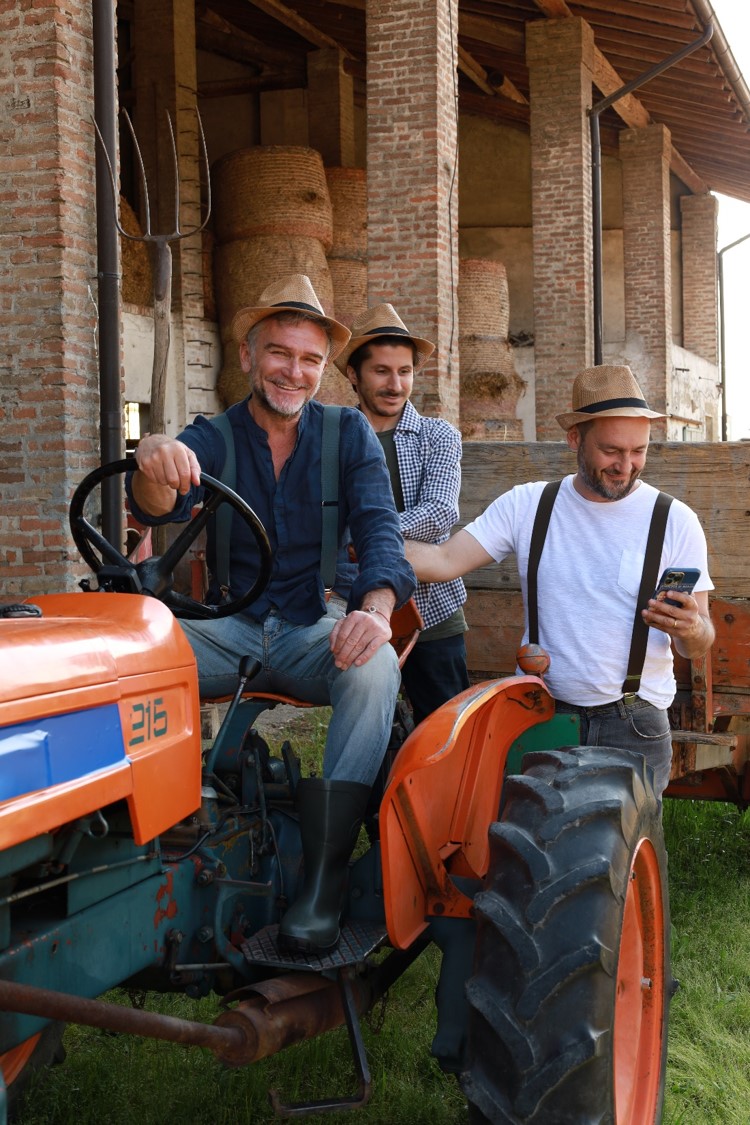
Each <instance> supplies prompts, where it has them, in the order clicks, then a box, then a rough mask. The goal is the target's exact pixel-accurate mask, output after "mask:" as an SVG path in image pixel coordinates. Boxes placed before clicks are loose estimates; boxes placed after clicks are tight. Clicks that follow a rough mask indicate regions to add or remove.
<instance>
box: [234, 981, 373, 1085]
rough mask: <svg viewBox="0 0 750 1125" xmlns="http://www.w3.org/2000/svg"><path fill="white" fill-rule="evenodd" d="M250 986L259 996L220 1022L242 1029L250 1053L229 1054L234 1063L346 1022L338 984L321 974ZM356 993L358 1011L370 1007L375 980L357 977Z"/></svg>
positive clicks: (353, 985) (270, 1052)
mask: <svg viewBox="0 0 750 1125" xmlns="http://www.w3.org/2000/svg"><path fill="white" fill-rule="evenodd" d="M251 988H252V990H253V991H254V992H255V993H256V995H254V996H253V997H252V998H251V999H249V1000H242V1001H240V1003H239V1004H238V1005H237V1006H236V1007H235V1008H232V1009H230V1010H229V1011H226V1012H222V1013H221V1015H220V1016H219V1017H218V1018H217V1020H216V1026H217V1027H223V1028H237V1029H241V1031H242V1034H243V1036H244V1039H245V1042H246V1044H247V1048H248V1050H249V1052H250V1057H249V1058H244V1059H241V1060H239V1062H233V1061H232V1060H230V1059H226V1058H225V1059H224V1062H226V1063H227V1065H229V1066H238V1065H241V1064H242V1063H243V1062H254V1061H255V1060H256V1059H263V1058H267V1057H268V1056H269V1055H275V1054H276V1053H277V1052H278V1051H281V1050H283V1048H284V1047H289V1046H291V1045H292V1044H293V1043H300V1042H302V1041H303V1040H304V1039H313V1038H314V1037H315V1036H316V1035H322V1033H323V1032H324V1031H331V1030H332V1029H333V1028H334V1027H341V1026H342V1025H343V1024H344V1023H345V1022H346V1013H345V1011H344V1006H343V1004H342V1001H341V992H340V990H339V986H338V983H337V982H336V981H335V980H330V979H328V978H327V977H322V976H320V975H319V974H318V973H302V972H300V973H293V974H290V975H288V976H281V977H274V978H272V979H271V980H266V981H261V982H260V983H259V984H257V985H252V986H251ZM351 992H352V995H353V1002H354V1006H355V1008H356V1011H357V1012H358V1013H359V1014H361V1013H362V1012H365V1011H367V1009H368V1008H369V1007H370V1006H371V1005H372V1003H373V1001H374V995H373V992H374V990H373V985H372V982H371V980H369V979H366V978H364V977H357V978H355V979H354V980H352V981H351Z"/></svg>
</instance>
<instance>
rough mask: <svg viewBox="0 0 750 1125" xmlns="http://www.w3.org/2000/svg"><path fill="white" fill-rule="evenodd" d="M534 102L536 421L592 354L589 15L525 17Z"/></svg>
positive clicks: (564, 401) (558, 406)
mask: <svg viewBox="0 0 750 1125" xmlns="http://www.w3.org/2000/svg"><path fill="white" fill-rule="evenodd" d="M526 61H527V63H528V66H529V78H530V99H529V100H530V104H531V195H532V221H533V246H534V363H535V368H536V380H535V381H536V428H537V438H538V439H539V440H540V441H544V440H546V441H550V440H552V441H558V440H559V439H560V438H561V436H562V431H561V430H560V427H559V426H558V424H557V422H555V414H559V413H560V411H561V410H564V409H565V408H566V406H567V405H568V404H569V403H570V392H571V386H572V383H573V379H574V378H575V376H576V375H577V374H578V372H579V371H581V370H583V368H585V367H588V366H590V365H591V363H593V315H592V307H593V275H592V256H593V242H592V225H591V142H590V137H589V123H588V116H587V110H588V108H589V107H590V106H591V80H592V73H593V65H594V36H593V32H592V30H591V28H590V27H589V25H588V24H587V23H585V22H584V21H583V20H579V19H561V20H539V21H538V22H533V23H527V24H526Z"/></svg>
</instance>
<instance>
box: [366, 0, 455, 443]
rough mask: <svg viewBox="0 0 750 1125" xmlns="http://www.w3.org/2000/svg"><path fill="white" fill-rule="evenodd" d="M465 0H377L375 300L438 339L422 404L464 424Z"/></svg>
mask: <svg viewBox="0 0 750 1125" xmlns="http://www.w3.org/2000/svg"><path fill="white" fill-rule="evenodd" d="M457 34H458V12H457V4H456V0H403V2H401V3H399V4H393V3H392V0H368V5H367V194H368V220H367V223H368V259H369V262H368V299H369V302H370V304H375V303H376V302H379V301H390V302H392V303H393V305H395V307H396V309H397V310H398V312H399V314H400V315H401V317H402V319H403V321H404V323H405V324H406V326H407V327H408V328H409V329H410V330H411V331H412V332H415V333H417V334H418V335H420V336H424V337H426V338H427V339H430V340H433V341H434V342H435V343H436V344H437V348H436V351H435V355H434V356H433V359H432V360H431V361H430V363H429V364H428V365H427V367H426V369H425V370H424V371H423V372H420V375H419V377H418V379H417V380H416V383H415V393H414V396H413V399H414V402H415V405H416V406H417V409H419V410H423V411H424V412H425V413H427V414H434V415H443V416H444V417H446V418H448V419H449V420H450V421H452V422H454V423H456V424H457V423H458V398H459V395H458V350H457V349H458V296H457V294H458V168H457V161H458V149H457V137H456V131H457V122H456V104H455V97H456V90H457V88H456V67H455V53H456V42H457Z"/></svg>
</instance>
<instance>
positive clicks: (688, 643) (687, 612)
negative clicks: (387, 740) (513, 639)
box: [407, 365, 714, 796]
mask: <svg viewBox="0 0 750 1125" xmlns="http://www.w3.org/2000/svg"><path fill="white" fill-rule="evenodd" d="M663 417H664V415H663V414H659V413H657V412H656V411H654V410H649V408H648V405H647V403H646V401H645V399H644V397H643V393H642V391H641V388H640V387H639V385H638V383H637V382H636V380H635V378H634V376H633V373H632V372H631V370H630V368H629V367H625V366H606V365H605V366H599V367H592V368H588V369H587V370H586V371H583V372H582V373H581V374H580V375H579V376H578V377H577V379H576V380H575V383H574V385H573V409H572V411H569V412H566V413H564V414H560V415H558V417H557V421H558V422H559V424H560V425H561V426H562V428H563V430H565V434H566V440H567V443H568V446H569V447H570V449H571V450H572V451H573V452H574V453H575V454H576V458H577V471H576V473H575V474H572V475H570V476H568V477H565V478H564V479H563V481H562V482H561V483H560V486H559V491H558V492H557V494H556V497H555V498H554V499H553V500H552V507H551V512H549V510H548V523H547V525H546V533H545V532H542V543H541V545H540V544H539V543H538V540H537V541H536V542H535V543H532V529H533V528H534V526H535V521H537V513H538V509H539V506H540V501H541V499H542V496H543V493H544V492H545V482H543V481H540V482H536V483H534V484H522V485H517V486H516V487H515V488H512V489H511V490H510V491H509V492H506V493H504V494H503V495H502V496H500V497H498V499H497V500H495V501H494V502H493V503H492V504H491V505H490V506H489V507H488V508H487V509H486V510H485V511H484V512H483V513H482V515H481V516H479V518H478V519H476V520H474V521H473V522H472V523H470V524H468V525H467V526H466V527H465V528H463V529H462V530H461V531H459V532H457V533H456V534H455V535H454V536H452V537H451V539H449V540H448V541H447V542H446V543H443V544H441V545H439V546H436V547H435V546H428V545H427V544H424V543H407V557H408V558H409V559H410V560H411V562H412V564H413V566H414V569H415V571H416V574H417V577H418V578H419V579H421V580H424V581H430V582H441V581H447V580H449V579H451V578H455V577H456V576H457V575H459V574H467V573H468V572H469V571H472V570H476V569H477V568H478V567H481V566H486V565H487V564H488V563H492V562H499V561H500V560H501V559H503V558H505V556H506V555H508V554H511V553H512V552H514V553H515V554H516V557H517V560H518V565H519V572H520V577H521V588H522V591H523V598H524V607H525V613H526V631H525V634H524V641H528V639H529V632H530V628H529V622H530V619H531V618H532V617H533V618H534V619H536V616H537V611H538V629H537V630H534V633H536V637H534V636H532V640H536V639H537V637H538V641H539V643H540V644H541V645H542V647H543V648H544V649H546V650H547V652H548V653H549V656H550V661H551V663H550V668H549V672H548V673H547V675H546V682H547V685H548V687H549V689H550V691H551V693H552V695H553V696H554V697H555V699H556V700H557V710H558V711H560V712H566V713H575V714H577V715H578V716H579V717H580V721H581V743H582V745H599V746H617V747H621V748H623V749H626V750H634V751H637V752H638V753H640V754H642V755H643V756H644V757H645V759H646V761H647V763H648V764H649V765H650V766H651V767H652V769H653V772H654V785H655V790H656V793H657V796H661V794H662V792H663V790H664V789H665V787H666V785H667V782H668V780H669V773H670V766H671V761H672V745H671V735H670V728H669V719H668V714H667V708H668V707H669V705H670V704H671V702H672V700H673V698H674V693H675V680H674V671H673V660H672V651H671V647H670V646H671V642H674V645H675V647H676V649H677V651H678V652H679V653H680V654H681V655H682V656H685V657H688V658H695V657H699V656H702V655H703V654H704V653H705V652H707V651H708V649H709V648H710V647H711V644H712V643H713V639H714V629H713V626H712V624H711V620H710V617H709V609H708V591H709V590H711V589H713V583H712V582H711V579H710V577H709V574H708V562H707V549H706V540H705V536H704V534H703V530H702V528H701V526H700V524H699V522H698V519H697V517H696V515H695V514H694V512H692V511H691V510H690V508H688V507H687V505H686V504H683V503H681V502H680V501H679V500H672V499H671V497H667V496H666V495H665V494H664V493H659V492H658V490H657V489H655V488H653V487H652V486H651V485H649V484H646V483H645V481H642V480H640V475H641V472H642V471H643V467H644V465H645V461H646V453H647V450H648V442H649V433H650V426H651V419H652V418H663ZM547 487H548V488H549V487H550V486H547ZM547 495H550V493H549V492H548V493H547ZM662 498H663V499H662ZM657 510H658V511H659V512H662V513H665V515H663V516H662V520H664V519H665V520H666V522H665V523H664V522H662V524H661V531H660V533H659V535H655V534H654V533H653V531H652V520H653V519H655V516H656V513H657ZM537 526H539V523H538V522H537ZM540 546H541V550H540ZM530 557H532V558H533V559H534V565H533V567H530V566H529V559H530ZM649 558H651V559H652V560H653V563H655V564H656V566H651V567H649V571H650V570H651V569H653V570H654V572H655V573H656V574H657V577H658V575H659V574H661V573H662V571H663V570H664V569H666V568H667V567H677V568H680V569H684V568H686V567H695V568H697V569H698V570H699V571H700V578H699V580H698V582H697V583H696V586H695V589H694V592H693V594H686V593H677V592H675V593H674V594H670V599H672V600H673V601H675V602H677V603H678V604H677V605H669V604H668V603H666V602H664V601H658V600H656V599H655V598H653V597H651V596H649V595H650V593H652V592H653V590H654V588H655V586H656V578H655V579H654V580H653V584H652V585H651V586H650V588H649V589H646V587H647V580H646V579H645V578H644V568H645V565H646V563H645V561H644V560H648V559H649ZM646 573H647V574H648V571H647V572H646ZM530 574H531V575H532V577H533V582H532V583H530V582H529V575H530ZM642 585H643V587H644V592H643V593H642V592H641V587H642ZM534 588H535V589H536V596H535V597H534V594H533V591H534ZM530 590H531V595H530ZM639 611H640V612H639ZM641 621H642V622H643V623H644V624H645V626H646V627H647V628H643V627H642V626H641V625H640V624H639V623H640V622H641ZM639 631H640V633H641V634H642V636H643V646H642V649H641V650H640V655H639V656H638V657H637V659H636V658H634V653H636V638H637V636H638V635H639Z"/></svg>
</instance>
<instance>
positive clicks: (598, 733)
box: [555, 695, 672, 800]
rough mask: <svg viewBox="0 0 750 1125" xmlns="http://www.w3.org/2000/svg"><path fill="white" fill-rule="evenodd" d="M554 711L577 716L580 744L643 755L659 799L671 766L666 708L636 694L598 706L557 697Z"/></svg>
mask: <svg viewBox="0 0 750 1125" xmlns="http://www.w3.org/2000/svg"><path fill="white" fill-rule="evenodd" d="M555 711H556V713H557V714H558V715H560V714H563V715H566V714H567V715H569V714H574V715H578V717H579V718H580V720H581V745H582V746H614V747H617V748H619V749H621V750H634V751H635V752H636V753H637V754H642V755H643V757H644V758H645V759H646V764H647V765H648V766H650V767H651V769H652V770H653V771H654V792H655V793H656V796H657V797H658V798H659V800H661V795H662V793H663V792H664V790H665V789H666V787H667V784H668V782H669V774H670V770H671V768H672V732H671V730H670V727H669V716H668V715H667V712H666V711H661V710H660V709H659V708H658V707H654V705H653V704H652V703H648V702H647V701H646V700H645V699H641V698H640V696H637V695H628V696H625V697H624V698H623V699H618V700H617V701H616V702H615V703H605V704H604V705H603V706H601V707H576V706H574V705H573V704H572V703H563V702H562V701H561V700H559V699H558V700H557V701H556V703H555Z"/></svg>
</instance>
